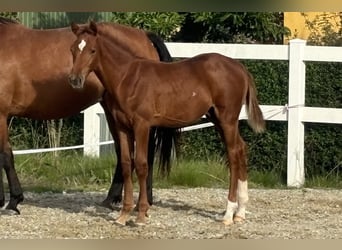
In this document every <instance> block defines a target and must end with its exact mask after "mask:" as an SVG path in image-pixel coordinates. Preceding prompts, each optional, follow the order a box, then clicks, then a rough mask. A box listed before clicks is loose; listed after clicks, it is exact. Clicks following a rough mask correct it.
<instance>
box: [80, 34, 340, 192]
mask: <svg viewBox="0 0 342 250" xmlns="http://www.w3.org/2000/svg"><path fill="white" fill-rule="evenodd" d="M167 47H168V49H169V51H170V53H171V55H172V56H173V57H183V58H187V57H192V56H195V55H198V54H201V53H206V52H217V53H220V54H223V55H227V56H230V57H232V58H236V59H257V60H288V61H289V83H288V84H289V93H288V102H287V103H284V105H261V109H262V111H263V114H264V117H265V119H266V120H271V121H287V122H288V146H287V147H288V148H287V185H288V186H289V187H300V186H302V185H303V184H304V180H305V176H304V122H319V123H337V124H342V109H337V108H320V107H306V106H305V62H307V61H321V62H342V47H325V46H324V47H322V46H307V45H306V41H304V40H300V39H294V40H291V41H290V43H289V45H246V44H205V43H200V44H198V43H167ZM341 84H342V82H341ZM101 116H102V117H103V110H102V108H101V106H100V105H99V104H96V105H93V106H91V107H89V108H88V109H86V110H85V111H84V145H83V146H81V147H84V152H85V154H89V155H94V156H99V154H100V145H101V144H108V143H112V142H104V143H100V133H101V129H100V128H101V127H103V126H101V124H100V123H101V122H100V121H101V120H103V119H101ZM240 119H246V114H245V112H244V108H243V109H242V110H241V113H240ZM208 126H212V124H211V123H205V124H201V125H195V126H190V127H186V128H184V129H183V130H184V131H186V130H191V129H199V128H204V127H208ZM107 129H108V128H107ZM102 133H103V131H102ZM106 133H107V134H109V132H108V131H107V132H106Z"/></svg>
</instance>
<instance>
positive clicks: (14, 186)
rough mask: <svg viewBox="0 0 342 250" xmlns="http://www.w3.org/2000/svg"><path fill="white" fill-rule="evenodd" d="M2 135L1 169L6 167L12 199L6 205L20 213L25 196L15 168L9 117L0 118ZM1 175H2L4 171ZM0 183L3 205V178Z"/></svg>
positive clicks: (7, 207) (0, 145) (0, 147)
mask: <svg viewBox="0 0 342 250" xmlns="http://www.w3.org/2000/svg"><path fill="white" fill-rule="evenodd" d="M0 135H1V137H0V171H1V168H2V167H3V168H4V169H5V172H6V177H7V180H8V185H9V190H10V201H9V203H8V204H7V206H6V209H10V210H13V211H16V212H17V213H18V214H20V212H19V210H18V208H17V205H18V204H19V203H20V202H22V201H23V200H24V196H23V191H22V189H21V186H20V182H19V179H18V176H17V173H16V171H15V168H14V160H13V153H12V149H11V146H10V144H9V141H8V128H7V118H6V117H4V116H3V117H1V118H0ZM0 177H2V173H1V175H0ZM0 184H1V187H0V205H2V206H3V205H4V190H3V183H2V178H1V181H0Z"/></svg>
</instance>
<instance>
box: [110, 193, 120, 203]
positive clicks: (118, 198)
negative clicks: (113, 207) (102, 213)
mask: <svg viewBox="0 0 342 250" xmlns="http://www.w3.org/2000/svg"><path fill="white" fill-rule="evenodd" d="M121 201H122V196H121V195H117V196H114V197H113V201H112V203H114V204H119V203H121Z"/></svg>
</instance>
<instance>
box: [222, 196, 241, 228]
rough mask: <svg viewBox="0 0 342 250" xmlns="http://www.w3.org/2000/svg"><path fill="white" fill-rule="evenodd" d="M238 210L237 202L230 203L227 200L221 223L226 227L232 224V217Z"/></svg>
mask: <svg viewBox="0 0 342 250" xmlns="http://www.w3.org/2000/svg"><path fill="white" fill-rule="evenodd" d="M237 208H238V203H237V202H231V201H229V200H228V202H227V209H226V213H225V215H224V216H223V223H224V224H226V225H230V224H232V223H233V216H234V214H235V212H236V210H237Z"/></svg>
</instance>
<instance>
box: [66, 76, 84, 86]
mask: <svg viewBox="0 0 342 250" xmlns="http://www.w3.org/2000/svg"><path fill="white" fill-rule="evenodd" d="M84 81H85V77H84V76H79V75H74V74H70V75H69V83H70V85H71V86H72V87H73V88H74V89H81V88H83V85H84Z"/></svg>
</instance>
